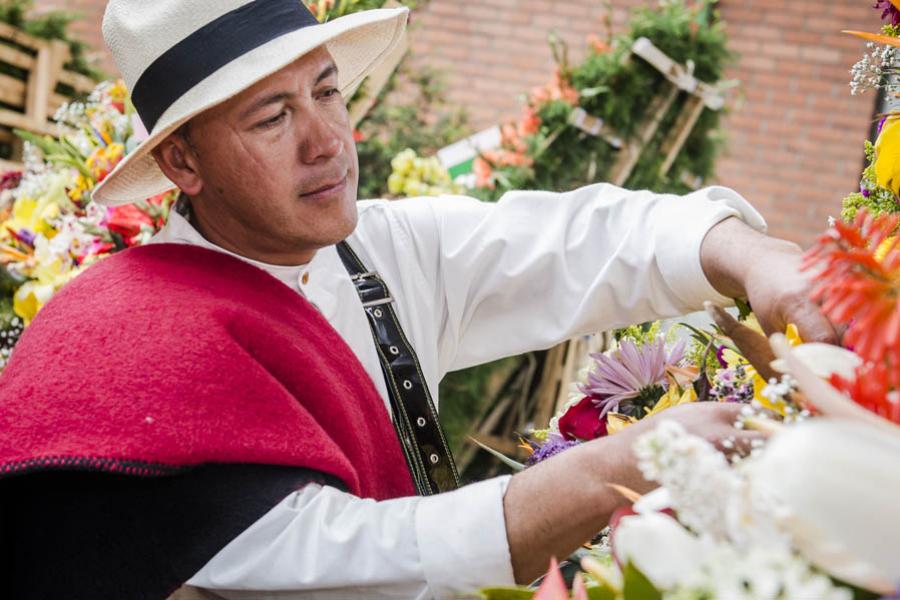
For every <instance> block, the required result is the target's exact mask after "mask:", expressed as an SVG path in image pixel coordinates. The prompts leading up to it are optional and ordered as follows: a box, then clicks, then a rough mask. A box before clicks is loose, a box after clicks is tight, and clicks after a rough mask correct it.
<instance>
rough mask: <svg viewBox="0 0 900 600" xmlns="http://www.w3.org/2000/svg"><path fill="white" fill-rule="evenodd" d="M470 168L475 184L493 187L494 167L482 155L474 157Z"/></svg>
mask: <svg viewBox="0 0 900 600" xmlns="http://www.w3.org/2000/svg"><path fill="white" fill-rule="evenodd" d="M472 170H473V171H474V172H475V186H476V187H480V188H487V189H489V190H492V189H494V188H495V187H496V186H495V185H494V178H493V175H494V169H493V167H491V164H490V163H489V162H488V161H486V160H485V159H484V158H482V157H480V156H479V157H478V158H476V159H475V162H474V163H473V164H472Z"/></svg>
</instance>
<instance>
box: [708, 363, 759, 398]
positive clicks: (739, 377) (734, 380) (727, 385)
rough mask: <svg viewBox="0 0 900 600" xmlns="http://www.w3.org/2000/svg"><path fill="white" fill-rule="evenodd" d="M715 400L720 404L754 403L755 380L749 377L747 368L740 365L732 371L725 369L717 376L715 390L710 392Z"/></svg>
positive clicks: (714, 383)
mask: <svg viewBox="0 0 900 600" xmlns="http://www.w3.org/2000/svg"><path fill="white" fill-rule="evenodd" d="M709 395H710V397H711V398H712V399H713V400H718V401H719V402H740V403H743V404H746V403H749V402H752V401H753V380H752V379H751V378H750V377H748V376H747V368H746V367H745V366H744V365H738V366H736V367H734V368H732V369H724V370H722V371H719V372H718V373H717V374H716V379H715V381H714V382H713V388H712V389H711V390H710V392H709Z"/></svg>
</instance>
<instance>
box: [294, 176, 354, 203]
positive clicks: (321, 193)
mask: <svg viewBox="0 0 900 600" xmlns="http://www.w3.org/2000/svg"><path fill="white" fill-rule="evenodd" d="M346 188H347V175H344V176H343V177H341V178H340V179H337V180H334V181H330V182H328V183H324V184H322V185H321V186H320V187H318V188H316V189H314V190H311V191H309V192H305V193H303V194H300V197H301V198H302V199H304V200H325V199H329V198H332V197H334V196H336V195H338V194H342V193H343V192H344V190H345V189H346Z"/></svg>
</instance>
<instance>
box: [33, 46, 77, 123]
mask: <svg viewBox="0 0 900 600" xmlns="http://www.w3.org/2000/svg"><path fill="white" fill-rule="evenodd" d="M68 57H69V48H68V46H66V44H65V43H63V42H60V41H58V40H53V41H51V42H50V44H48V45H47V46H45V47H44V48H41V49H40V50H38V55H37V61H36V63H35V68H34V70H33V71H32V72H31V74H30V76H29V77H28V95H27V98H26V99H25V114H26V115H28V118H29V119H31V120H32V121H33V122H35V123H44V122H46V121H47V118H48V117H49V114H48V112H49V106H50V95H51V94H52V93H53V91H54V90H55V89H56V82H57V81H59V75H60V73H62V70H63V65H64V64H65V63H66V60H67V59H68Z"/></svg>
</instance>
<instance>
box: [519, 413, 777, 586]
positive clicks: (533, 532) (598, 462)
mask: <svg viewBox="0 0 900 600" xmlns="http://www.w3.org/2000/svg"><path fill="white" fill-rule="evenodd" d="M740 408H741V407H740V406H739V405H732V404H720V403H712V402H710V403H700V404H692V405H686V406H681V407H676V408H673V409H670V410H668V411H666V412H665V413H664V414H662V415H657V416H656V417H653V418H649V419H644V420H643V421H640V422H639V423H637V424H635V425H632V426H630V427H628V428H626V429H625V430H624V431H622V432H620V433H618V434H616V435H613V436H609V437H605V438H601V439H599V440H595V441H593V442H588V443H586V444H582V445H580V446H576V447H575V448H572V449H571V450H568V451H566V452H564V453H562V454H560V455H558V456H555V457H553V458H552V459H550V460H548V461H546V462H544V463H541V464H539V465H536V466H535V467H533V468H531V469H529V470H527V471H524V472H523V473H520V474H519V475H517V476H515V477H513V478H512V481H510V484H509V489H508V490H507V492H506V497H505V499H504V508H505V514H506V529H507V538H508V540H509V551H510V555H511V556H512V563H513V571H514V573H515V577H516V581H518V582H519V583H522V584H525V583H529V582H531V581H533V580H534V579H535V578H537V577H538V576H539V575H541V574H542V573H544V572H545V571H546V569H547V564H548V563H549V561H550V557H551V556H556V557H558V558H562V557H566V556H569V555H570V554H571V553H572V552H574V551H575V550H576V549H577V548H578V547H579V546H581V545H582V544H584V543H585V542H587V541H589V540H590V539H591V538H592V537H593V536H595V535H596V534H597V533H598V532H599V531H600V530H601V529H602V528H603V527H605V526H606V525H607V523H608V522H609V518H610V517H611V516H612V513H613V512H614V511H615V510H616V509H618V508H620V507H622V506H626V505H628V504H629V502H628V501H627V500H626V499H625V498H623V497H622V495H621V494H620V493H619V492H617V491H615V490H614V489H613V488H611V487H610V486H609V484H618V485H621V486H624V487H626V488H629V489H631V490H633V491H635V492H638V493H645V492H647V491H649V490H650V489H652V488H653V487H654V486H653V485H651V484H650V483H649V482H647V481H646V480H644V478H643V477H642V476H641V474H640V472H639V471H638V469H637V465H636V464H635V462H636V459H635V457H634V453H633V451H632V446H633V445H634V442H635V439H636V438H637V437H639V436H640V435H641V434H643V433H646V432H647V431H650V430H652V429H653V428H654V427H656V425H657V424H659V422H660V420H661V419H660V417H662V419H672V420H675V421H678V422H680V423H681V424H682V425H683V426H684V427H685V428H686V429H687V430H688V431H690V432H691V433H693V434H695V435H699V436H702V437H704V438H705V439H707V440H709V441H710V442H712V443H714V444H716V445H717V446H719V447H720V449H721V445H720V442H721V441H722V440H725V439H729V438H731V439H733V440H734V441H735V447H737V448H743V449H746V448H747V447H748V446H749V444H750V442H751V440H753V439H756V438H759V437H760V435H759V434H758V433H754V432H749V431H738V430H737V429H735V428H734V423H735V421H736V420H737V418H738V413H739V411H740Z"/></svg>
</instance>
